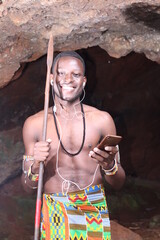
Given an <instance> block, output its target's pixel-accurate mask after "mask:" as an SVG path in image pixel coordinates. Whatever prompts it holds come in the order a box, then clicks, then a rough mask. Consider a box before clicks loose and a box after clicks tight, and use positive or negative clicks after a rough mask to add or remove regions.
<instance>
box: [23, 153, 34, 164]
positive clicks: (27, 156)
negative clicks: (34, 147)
mask: <svg viewBox="0 0 160 240" xmlns="http://www.w3.org/2000/svg"><path fill="white" fill-rule="evenodd" d="M23 160H24V161H26V162H27V161H34V157H33V156H32V155H23Z"/></svg>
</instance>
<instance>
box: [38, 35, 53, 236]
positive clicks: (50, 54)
mask: <svg viewBox="0 0 160 240" xmlns="http://www.w3.org/2000/svg"><path fill="white" fill-rule="evenodd" d="M53 52H54V48H53V36H52V35H51V36H50V39H49V43H48V51H47V76H46V86H45V99H44V118H43V132H42V140H43V141H46V134H47V118H48V108H49V91H50V74H51V67H52V62H53ZM43 172H44V163H43V162H40V167H39V180H38V189H37V200H36V212H35V229H34V240H39V230H40V217H41V205H42V200H41V199H42V188H43Z"/></svg>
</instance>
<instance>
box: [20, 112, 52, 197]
mask: <svg viewBox="0 0 160 240" xmlns="http://www.w3.org/2000/svg"><path fill="white" fill-rule="evenodd" d="M41 125H42V122H41V118H38V117H36V119H35V118H34V116H32V117H29V118H28V119H27V120H26V121H25V123H24V127H23V141H24V146H25V154H24V156H23V163H22V170H23V173H22V178H21V180H22V185H23V187H24V189H25V191H27V192H29V193H33V192H35V189H36V188H37V185H38V173H39V165H40V162H41V161H43V162H45V161H46V158H47V157H48V155H49V149H50V146H49V145H50V144H49V143H48V142H42V141H38V139H37V136H39V135H40V134H39V132H40V130H41V128H42V127H41Z"/></svg>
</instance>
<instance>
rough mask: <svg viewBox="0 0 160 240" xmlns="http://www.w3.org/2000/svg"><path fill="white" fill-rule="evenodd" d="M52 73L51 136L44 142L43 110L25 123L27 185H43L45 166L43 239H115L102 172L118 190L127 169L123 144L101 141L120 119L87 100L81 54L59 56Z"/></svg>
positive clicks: (24, 168)
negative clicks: (40, 179) (102, 144)
mask: <svg viewBox="0 0 160 240" xmlns="http://www.w3.org/2000/svg"><path fill="white" fill-rule="evenodd" d="M52 72H53V74H51V85H52V92H53V99H54V107H53V108H49V113H48V125H47V126H48V127H47V139H48V140H47V141H46V142H43V141H41V139H42V127H43V111H41V112H39V113H37V114H35V115H33V116H31V117H29V118H28V119H27V120H26V122H25V124H24V128H23V138H24V145H25V155H24V159H23V170H24V174H23V178H22V180H23V185H24V187H25V189H26V190H28V189H34V188H36V187H37V181H38V172H39V164H40V162H41V161H42V162H44V166H45V167H44V185H43V207H42V220H41V239H48V240H49V239H71V240H72V239H88V240H91V239H99V240H100V239H111V236H110V222H109V217H108V209H107V204H106V200H105V195H104V189H103V185H102V174H101V173H103V175H104V178H105V180H106V181H107V182H108V183H109V184H110V185H111V186H112V187H114V188H115V189H119V188H121V186H122V185H123V183H124V180H125V173H124V170H123V169H122V167H121V165H120V162H119V161H118V154H119V153H118V147H117V146H110V147H109V146H106V147H105V148H104V149H103V150H100V149H98V148H97V147H96V146H97V144H98V143H99V142H100V140H102V138H103V137H104V136H106V135H107V134H112V135H113V134H114V135H115V134H116V128H115V124H114V122H113V119H112V117H111V116H110V115H109V114H108V113H107V112H104V111H100V110H98V109H96V108H94V107H91V106H87V105H83V104H82V101H81V100H80V96H81V95H82V98H84V96H85V91H84V87H85V84H86V81H87V79H86V77H85V64H84V61H83V59H82V58H81V57H80V55H79V54H77V53H76V52H62V53H60V54H59V55H57V57H56V58H55V60H54V63H53V71H52Z"/></svg>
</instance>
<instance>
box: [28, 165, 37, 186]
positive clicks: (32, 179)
mask: <svg viewBox="0 0 160 240" xmlns="http://www.w3.org/2000/svg"><path fill="white" fill-rule="evenodd" d="M32 165H33V163H32V164H31V165H30V167H29V169H28V178H29V180H31V181H33V182H37V181H38V179H39V174H33V173H32V169H31V168H32Z"/></svg>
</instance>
